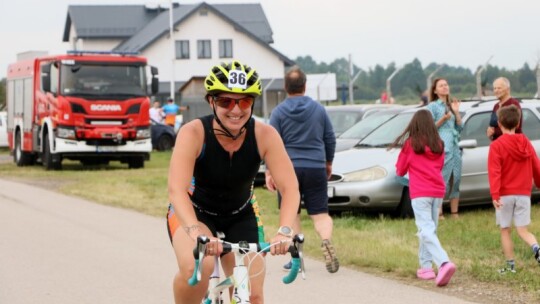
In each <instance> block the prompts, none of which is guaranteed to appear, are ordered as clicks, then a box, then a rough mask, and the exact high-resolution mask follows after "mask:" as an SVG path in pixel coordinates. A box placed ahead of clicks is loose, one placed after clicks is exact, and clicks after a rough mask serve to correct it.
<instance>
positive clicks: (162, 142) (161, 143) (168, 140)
mask: <svg viewBox="0 0 540 304" xmlns="http://www.w3.org/2000/svg"><path fill="white" fill-rule="evenodd" d="M173 146H174V141H173V138H172V137H171V136H169V135H161V136H160V137H159V139H158V142H157V147H156V148H157V150H158V151H167V150H171V149H172V147H173Z"/></svg>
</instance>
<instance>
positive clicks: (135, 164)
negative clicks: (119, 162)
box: [128, 156, 144, 169]
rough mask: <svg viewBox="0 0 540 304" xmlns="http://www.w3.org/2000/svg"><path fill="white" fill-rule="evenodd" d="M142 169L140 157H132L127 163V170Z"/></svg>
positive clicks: (142, 158)
mask: <svg viewBox="0 0 540 304" xmlns="http://www.w3.org/2000/svg"><path fill="white" fill-rule="evenodd" d="M143 167H144V157H142V156H133V157H132V158H131V159H130V160H129V161H128V168H129V169H140V168H143Z"/></svg>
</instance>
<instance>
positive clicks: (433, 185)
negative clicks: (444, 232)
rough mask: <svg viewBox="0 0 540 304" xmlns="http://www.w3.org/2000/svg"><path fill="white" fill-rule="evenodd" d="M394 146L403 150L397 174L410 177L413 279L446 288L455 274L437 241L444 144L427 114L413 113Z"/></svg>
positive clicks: (454, 269) (398, 162)
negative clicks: (415, 253) (414, 230)
mask: <svg viewBox="0 0 540 304" xmlns="http://www.w3.org/2000/svg"><path fill="white" fill-rule="evenodd" d="M397 146H402V148H401V152H400V153H399V157H398V161H397V163H396V174H397V175H398V176H404V175H405V174H407V173H409V193H410V196H411V204H412V207H413V211H414V218H415V222H416V226H417V227H418V238H419V241H420V246H419V250H418V258H419V262H420V269H418V270H417V272H416V275H417V277H418V278H419V279H423V280H431V279H435V283H436V284H437V286H445V285H446V284H448V282H449V281H450V279H451V278H452V275H453V274H454V272H455V271H456V266H455V265H454V263H452V262H450V260H449V258H448V254H447V253H446V251H445V250H444V249H443V248H442V246H441V243H440V242H439V238H438V237H437V225H438V221H439V207H440V206H441V204H442V201H443V197H444V194H445V183H444V179H443V176H442V168H443V166H444V143H443V141H442V140H441V138H440V137H439V132H438V131H437V128H436V127H435V123H434V122H433V117H432V115H431V113H430V112H429V111H427V110H419V111H418V112H416V114H415V115H414V116H413V118H412V120H411V122H410V123H409V125H408V126H407V128H406V129H405V131H404V132H403V133H402V134H401V135H400V136H398V137H397V138H396V140H395V141H394V143H393V144H392V145H390V148H393V147H397ZM433 263H435V265H436V266H437V267H438V269H439V271H438V274H437V275H435V272H434V271H433Z"/></svg>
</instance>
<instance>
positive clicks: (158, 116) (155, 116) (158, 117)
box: [150, 101, 163, 123]
mask: <svg viewBox="0 0 540 304" xmlns="http://www.w3.org/2000/svg"><path fill="white" fill-rule="evenodd" d="M150 119H152V120H153V121H155V122H159V123H162V122H163V110H162V109H161V107H160V104H159V101H154V105H153V106H152V107H151V108H150Z"/></svg>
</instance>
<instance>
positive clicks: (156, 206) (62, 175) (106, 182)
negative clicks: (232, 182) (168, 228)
mask: <svg viewBox="0 0 540 304" xmlns="http://www.w3.org/2000/svg"><path fill="white" fill-rule="evenodd" d="M0 153H6V152H5V151H0ZM170 155H171V154H170V152H154V153H152V156H151V161H150V162H147V163H146V165H145V168H144V169H141V170H129V169H127V165H121V164H119V163H115V162H112V163H111V165H110V166H97V167H88V168H85V167H83V166H82V165H80V164H79V163H76V162H64V170H62V171H45V170H44V169H43V168H42V167H40V166H32V167H22V168H19V167H16V166H15V165H14V164H13V163H7V164H0V177H2V178H6V179H11V180H21V181H24V182H27V183H31V184H35V185H38V186H42V187H47V188H51V189H53V190H56V191H59V192H62V193H65V194H68V195H75V196H80V197H83V198H86V199H89V200H92V201H96V202H98V203H101V204H106V205H113V206H118V207H122V208H129V209H133V210H136V211H139V212H143V213H146V214H149V215H152V216H158V217H164V216H165V213H166V211H167V198H168V194H167V175H168V163H169V159H170ZM256 196H257V199H258V201H259V203H260V207H261V213H262V219H263V222H264V224H265V229H266V234H267V236H270V235H273V234H274V233H275V231H276V230H277V226H278V217H279V211H278V209H277V202H276V197H275V194H273V193H271V192H269V191H267V190H265V189H263V188H257V189H256ZM531 216H532V219H533V223H532V224H531V226H530V230H531V231H532V232H533V233H534V234H536V235H537V237H540V233H539V232H540V221H538V220H537V219H538V218H540V207H539V206H538V205H536V204H535V205H534V206H533V208H532V213H531ZM302 226H303V233H304V234H305V236H306V247H305V248H306V251H307V253H308V255H310V256H312V257H314V258H317V259H321V252H320V249H319V245H320V241H319V239H318V237H317V236H316V234H315V232H314V229H313V225H312V222H311V220H310V219H309V218H308V217H307V216H306V215H305V214H304V213H303V214H302ZM164 233H165V231H164ZM439 237H440V240H441V243H442V244H443V247H444V248H445V249H446V250H447V252H448V254H449V256H450V258H451V259H452V260H453V261H454V262H455V263H456V265H458V269H459V275H460V276H464V277H466V278H467V279H471V280H473V281H479V282H488V283H491V284H499V285H500V286H503V287H510V288H513V289H514V290H516V291H522V292H527V293H529V294H531V295H532V296H534V297H535V298H536V299H540V297H539V295H540V293H539V292H538V290H540V276H539V275H538V271H539V270H540V268H539V267H538V264H537V263H536V261H535V260H534V259H533V257H532V253H531V250H530V248H528V246H527V245H526V244H525V243H524V242H523V241H521V240H520V239H519V238H518V237H517V235H516V234H515V233H514V244H515V252H516V266H517V269H518V272H517V274H515V275H505V276H501V275H499V274H498V273H497V271H496V270H497V269H498V268H500V267H501V266H503V265H504V257H503V255H502V250H501V245H500V240H499V231H498V229H497V227H496V226H495V222H494V212H493V210H492V209H489V208H486V209H476V210H466V211H465V212H463V213H462V215H461V218H460V219H458V220H453V219H446V220H444V221H441V223H440V226H439ZM333 242H334V244H335V246H336V248H337V250H338V254H339V257H340V262H341V264H342V265H344V266H349V267H353V268H359V269H363V270H368V271H373V272H379V273H380V272H387V273H390V274H391V275H392V276H398V277H403V278H414V276H415V271H416V269H417V268H418V261H417V259H418V257H417V247H418V240H417V237H416V226H415V224H414V220H412V219H405V220H403V219H393V218H390V217H388V216H385V215H379V216H373V215H372V216H367V215H356V216H352V215H350V216H343V217H338V218H334V236H333Z"/></svg>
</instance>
